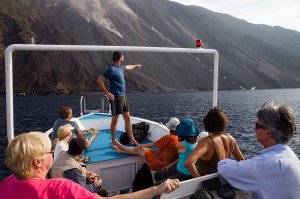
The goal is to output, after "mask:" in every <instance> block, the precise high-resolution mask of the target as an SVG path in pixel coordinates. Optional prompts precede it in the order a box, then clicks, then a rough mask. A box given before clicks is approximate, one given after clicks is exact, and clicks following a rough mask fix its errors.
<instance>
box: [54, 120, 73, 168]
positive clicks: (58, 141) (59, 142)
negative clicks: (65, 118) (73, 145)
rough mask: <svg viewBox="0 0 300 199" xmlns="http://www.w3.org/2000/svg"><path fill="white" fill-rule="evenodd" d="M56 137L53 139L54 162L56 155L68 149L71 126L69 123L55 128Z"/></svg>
mask: <svg viewBox="0 0 300 199" xmlns="http://www.w3.org/2000/svg"><path fill="white" fill-rule="evenodd" d="M57 135H58V137H57V138H55V140H54V147H55V149H54V162H55V160H56V159H57V157H58V156H59V155H60V154H61V153H63V152H65V151H67V150H68V149H69V139H70V138H71V136H72V126H71V125H70V124H65V125H62V126H60V127H59V128H58V130H57Z"/></svg>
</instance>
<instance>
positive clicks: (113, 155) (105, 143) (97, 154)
mask: <svg viewBox="0 0 300 199" xmlns="http://www.w3.org/2000/svg"><path fill="white" fill-rule="evenodd" d="M122 133H123V132H122V131H117V132H116V139H117V140H119V137H120V135H121V134H122ZM90 137H91V135H89V136H87V138H90ZM150 142H151V140H148V139H145V140H144V141H143V142H142V144H146V143H150ZM128 146H133V145H128ZM84 156H91V159H90V161H88V162H87V163H88V164H91V163H97V162H103V161H108V160H115V159H121V158H127V157H130V156H132V155H129V154H125V153H117V152H116V151H115V150H114V149H113V148H112V147H111V134H110V130H109V129H105V130H101V131H99V134H98V136H97V137H96V138H95V139H94V140H93V142H92V144H91V146H90V147H89V148H88V149H87V150H86V151H85V152H84Z"/></svg>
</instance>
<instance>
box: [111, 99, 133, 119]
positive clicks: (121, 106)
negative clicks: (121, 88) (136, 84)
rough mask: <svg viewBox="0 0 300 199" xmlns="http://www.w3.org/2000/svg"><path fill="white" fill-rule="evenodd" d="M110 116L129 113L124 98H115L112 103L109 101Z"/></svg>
mask: <svg viewBox="0 0 300 199" xmlns="http://www.w3.org/2000/svg"><path fill="white" fill-rule="evenodd" d="M109 103H110V107H111V114H112V115H120V114H122V113H124V112H129V106H128V103H127V98H126V96H115V100H114V101H109Z"/></svg>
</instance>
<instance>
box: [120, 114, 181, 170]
mask: <svg viewBox="0 0 300 199" xmlns="http://www.w3.org/2000/svg"><path fill="white" fill-rule="evenodd" d="M178 124H179V120H178V119H177V118H171V119H170V121H169V122H168V123H167V124H166V126H167V127H168V128H169V129H170V134H169V135H165V136H163V137H162V138H160V139H159V140H157V141H155V142H152V143H149V144H141V145H139V146H138V147H135V148H133V147H126V146H124V145H122V144H121V143H119V142H118V141H115V142H114V145H115V150H116V151H117V152H118V153H128V154H131V155H137V156H140V157H141V158H143V159H144V160H145V162H146V163H147V164H148V165H149V167H150V169H151V170H153V171H157V170H160V169H162V168H163V167H165V166H168V165H169V164H171V163H172V162H174V161H175V160H177V158H178V143H179V140H178V136H177V133H176V131H175V129H176V126H177V125H178ZM152 146H156V147H158V149H157V150H151V149H149V147H152Z"/></svg>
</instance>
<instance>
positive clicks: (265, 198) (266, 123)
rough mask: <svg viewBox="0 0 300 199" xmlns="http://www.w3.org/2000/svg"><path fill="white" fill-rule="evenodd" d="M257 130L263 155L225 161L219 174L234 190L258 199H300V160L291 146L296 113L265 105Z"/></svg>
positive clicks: (278, 106)
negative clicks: (247, 192)
mask: <svg viewBox="0 0 300 199" xmlns="http://www.w3.org/2000/svg"><path fill="white" fill-rule="evenodd" d="M254 131H255V134H256V137H257V141H258V142H259V143H260V144H261V145H262V146H263V147H264V149H263V150H262V151H261V153H260V154H259V155H256V156H255V157H253V158H250V159H248V160H242V161H240V162H237V161H235V160H230V159H224V160H221V161H220V162H219V163H218V172H219V174H221V175H222V176H223V177H224V178H225V179H226V180H227V181H228V182H229V183H230V184H231V185H232V186H233V187H236V188H238V189H241V190H246V191H250V192H251V193H252V198H255V199H277V198H278V199H281V198H289V199H297V198H299V196H300V161H299V158H298V157H297V155H296V154H295V153H294V152H293V151H292V150H291V148H290V147H289V146H288V145H287V143H288V142H289V141H290V140H291V139H292V137H293V135H294V132H295V131H296V118H295V114H294V112H293V110H292V109H291V108H290V107H288V106H285V105H277V104H275V103H274V102H269V103H265V104H264V105H263V106H262V107H261V108H260V110H259V111H258V112H257V120H256V122H255V126H254Z"/></svg>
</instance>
